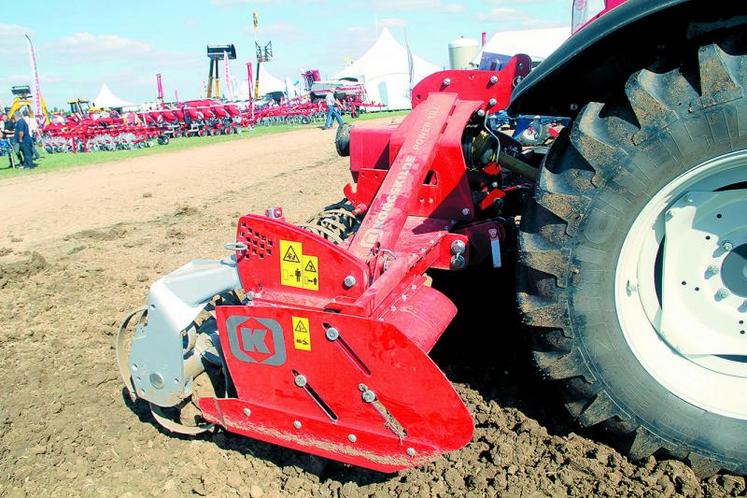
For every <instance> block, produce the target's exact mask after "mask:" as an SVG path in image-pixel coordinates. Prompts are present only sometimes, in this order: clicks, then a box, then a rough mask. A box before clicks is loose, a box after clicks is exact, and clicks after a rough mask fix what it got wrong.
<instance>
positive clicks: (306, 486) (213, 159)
mask: <svg viewBox="0 0 747 498" xmlns="http://www.w3.org/2000/svg"><path fill="white" fill-rule="evenodd" d="M332 140H333V132H326V133H325V132H322V131H319V130H301V131H296V132H291V133H286V134H281V135H272V136H265V137H258V138H256V139H247V140H240V141H237V142H231V143H225V144H216V145H210V146H206V147H203V148H195V149H189V150H186V151H181V152H174V153H164V154H160V155H157V156H152V157H143V158H137V159H132V160H128V161H122V162H118V163H113V164H102V165H97V166H92V167H86V168H80V169H75V170H68V171H61V172H57V173H50V174H44V175H35V176H29V177H24V178H17V179H9V180H5V181H0V212H1V213H2V221H1V222H0V311H1V313H0V357H1V358H2V362H1V363H0V365H1V366H0V372H1V373H2V377H1V378H2V384H1V385H0V496H34V497H36V496H63V497H67V496H75V495H84V496H91V495H100V496H145V495H160V496H164V497H171V496H183V495H189V494H197V495H210V496H236V495H240V496H243V497H247V496H251V497H254V498H257V497H260V496H265V497H272V496H310V495H313V496H345V497H351V498H352V497H357V496H377V497H383V496H401V497H430V496H461V495H470V496H496V495H500V496H522V497H530V496H564V495H576V496H590V495H602V496H625V495H632V496H659V495H664V496H669V495H686V496H738V495H744V493H745V481H744V479H743V478H742V477H734V476H727V475H720V476H714V477H711V478H709V479H707V480H704V481H699V480H698V479H697V478H696V477H695V475H694V474H693V473H692V471H691V470H690V469H689V468H688V467H686V466H685V465H683V464H681V463H679V462H676V461H671V460H656V459H654V458H653V457H652V458H650V459H649V460H647V461H645V462H642V463H640V464H633V463H631V462H629V461H628V460H627V459H626V458H625V457H623V456H621V454H619V453H618V452H616V451H615V450H613V449H612V448H611V447H609V446H606V445H605V444H603V443H601V442H600V441H605V435H604V434H596V433H591V432H584V433H579V432H577V429H576V428H575V426H574V425H573V424H571V423H570V422H569V420H568V419H567V418H566V416H565V415H564V412H563V411H562V410H561V409H559V408H558V407H559V406H560V401H559V400H556V399H555V398H554V397H553V395H552V391H550V390H548V389H547V387H546V386H545V385H543V384H541V383H538V382H537V381H535V380H534V378H533V377H532V375H531V370H530V369H529V367H528V366H527V362H526V352H525V349H524V348H523V347H522V341H521V339H520V337H521V335H520V331H519V330H517V328H516V326H515V325H514V323H515V320H513V318H512V316H511V313H510V306H509V307H508V308H509V311H507V312H506V313H508V317H506V316H504V315H502V314H500V313H496V312H495V311H493V310H494V308H495V306H488V307H485V306H484V304H485V303H484V299H485V297H483V298H482V299H483V302H481V301H480V299H481V298H480V297H479V296H485V295H486V294H485V293H483V292H479V291H480V290H481V289H478V288H477V286H476V285H475V284H469V282H474V281H475V280H476V279H475V278H473V277H476V275H470V274H466V275H461V276H439V275H436V278H435V284H436V285H442V286H444V288H445V289H447V292H448V289H453V288H459V289H460V292H459V293H457V295H456V297H455V299H456V300H457V301H458V304H459V305H460V307H461V309H462V310H463V312H460V316H459V317H458V318H457V320H456V322H455V324H454V325H453V326H452V327H451V328H450V330H449V331H447V333H446V335H445V337H444V339H443V341H442V344H439V345H438V346H437V348H436V350H435V351H434V359H435V360H436V362H437V363H439V365H442V366H443V368H444V369H445V371H446V373H447V375H448V376H449V378H450V379H452V380H453V381H454V382H455V385H456V387H457V389H458V391H459V392H460V394H461V395H462V396H463V398H464V399H466V401H467V403H468V404H469V406H470V408H471V410H472V413H473V414H474V417H475V424H476V430H475V435H474V438H473V441H472V443H471V444H470V445H469V446H468V447H467V448H465V449H463V450H461V451H458V452H455V453H453V454H450V455H447V456H446V457H445V458H443V459H440V460H438V461H436V462H434V463H432V464H429V465H427V466H426V467H423V468H419V469H415V470H410V471H406V472H401V473H399V474H395V475H382V474H377V473H372V472H366V471H362V470H360V469H355V468H351V467H346V466H343V465H340V464H337V463H334V462H328V461H326V460H323V459H319V458H315V457H311V456H308V455H304V454H300V453H297V452H294V451H290V450H285V449H282V448H277V447H273V446H269V445H265V444H262V443H258V442H253V441H250V440H247V439H244V438H241V437H238V436H233V435H230V434H225V433H220V432H219V433H216V434H210V435H207V436H204V437H200V438H198V439H195V440H190V439H187V438H180V437H175V436H173V435H169V434H167V433H165V432H164V431H162V430H160V429H159V428H158V427H157V426H156V425H155V424H154V422H153V421H152V419H151V418H150V416H149V414H148V412H147V409H146V408H145V407H144V406H142V405H140V404H137V405H134V406H133V405H131V404H125V403H124V401H123V391H122V386H121V385H120V382H119V379H118V377H117V372H116V368H115V366H114V352H113V342H112V340H113V334H114V332H115V328H116V324H117V323H118V321H119V319H120V317H121V316H122V315H123V314H124V313H125V312H126V311H128V310H130V309H133V308H136V307H138V306H140V305H141V303H142V302H143V301H144V299H145V296H146V294H147V290H148V286H149V285H150V283H151V282H152V281H154V280H155V279H156V278H157V277H158V276H160V275H162V274H164V273H167V272H169V271H171V270H172V269H174V268H176V267H177V266H179V265H181V264H183V263H185V262H187V261H189V260H190V259H193V258H196V257H221V256H223V255H225V254H226V253H225V251H224V250H223V248H222V247H223V244H224V243H226V242H229V241H231V240H232V237H233V235H234V224H235V222H236V219H237V217H238V216H239V215H240V214H242V213H245V212H260V211H262V210H263V209H264V208H265V207H268V206H270V205H283V206H285V208H286V214H287V215H288V216H289V218H290V219H291V220H292V221H300V220H301V219H303V218H305V217H306V216H308V215H310V214H312V213H313V212H315V211H317V210H319V209H320V208H322V207H323V206H324V205H325V204H327V203H330V202H332V201H336V200H338V199H339V198H340V197H341V189H342V186H343V184H344V183H345V182H346V181H347V179H348V176H347V174H346V161H345V160H343V159H340V158H338V157H337V156H336V154H335V151H334V145H333V144H332ZM480 278H481V279H482V281H483V282H486V280H485V279H486V275H485V272H484V271H483V272H480ZM501 279H509V280H510V272H505V273H499V272H496V273H494V274H491V275H490V276H489V283H491V284H493V285H494V286H495V287H494V288H493V292H492V293H491V294H490V295H489V296H490V299H493V302H497V300H500V299H501V298H503V299H508V296H509V294H508V293H505V295H503V296H501V295H500V292H498V295H496V292H497V291H496V289H500V288H501V287H502V286H501V285H500V284H499V283H497V282H500V280H501ZM486 309H487V310H490V311H489V312H486V311H485V310H486ZM467 317H468V318H469V319H467ZM592 437H593V438H594V439H593V440H592V439H591V438H592Z"/></svg>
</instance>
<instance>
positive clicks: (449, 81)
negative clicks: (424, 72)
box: [443, 78, 451, 86]
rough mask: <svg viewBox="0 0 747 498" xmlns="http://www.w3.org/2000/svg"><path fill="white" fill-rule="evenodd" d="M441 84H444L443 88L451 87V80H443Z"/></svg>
mask: <svg viewBox="0 0 747 498" xmlns="http://www.w3.org/2000/svg"><path fill="white" fill-rule="evenodd" d="M443 84H444V86H449V85H451V78H444V81H443Z"/></svg>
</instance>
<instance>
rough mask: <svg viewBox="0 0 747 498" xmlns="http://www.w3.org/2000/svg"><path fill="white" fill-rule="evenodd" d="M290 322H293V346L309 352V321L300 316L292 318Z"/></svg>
mask: <svg viewBox="0 0 747 498" xmlns="http://www.w3.org/2000/svg"><path fill="white" fill-rule="evenodd" d="M291 320H292V322H293V346H294V347H295V348H296V349H300V350H302V351H311V333H310V331H309V319H308V318H302V317H300V316H292V317H291Z"/></svg>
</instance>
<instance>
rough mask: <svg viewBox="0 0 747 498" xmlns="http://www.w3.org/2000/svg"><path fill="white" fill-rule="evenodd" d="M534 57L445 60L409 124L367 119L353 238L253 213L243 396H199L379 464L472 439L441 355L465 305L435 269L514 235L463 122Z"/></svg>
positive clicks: (213, 414) (225, 337) (216, 411)
mask: <svg viewBox="0 0 747 498" xmlns="http://www.w3.org/2000/svg"><path fill="white" fill-rule="evenodd" d="M530 67H531V64H530V61H529V58H528V57H526V56H517V57H515V58H514V59H512V61H511V62H510V63H509V64H508V65H507V66H506V67H505V68H504V69H503V70H501V71H500V72H486V71H445V72H441V73H436V74H434V75H432V76H430V77H428V78H426V79H425V80H424V81H422V82H421V83H420V84H418V85H417V86H416V87H415V89H414V90H413V111H412V113H410V114H409V115H408V116H407V117H406V118H405V119H404V121H403V122H402V123H401V124H400V125H399V126H396V127H395V126H391V125H385V126H370V125H369V126H365V127H363V126H356V127H355V128H353V130H352V133H351V143H350V148H351V158H350V160H351V172H352V174H353V179H354V180H355V181H356V182H357V185H356V186H355V187H354V186H353V185H348V186H347V187H346V189H345V193H346V196H347V197H348V199H349V200H350V201H351V202H352V203H353V205H354V206H356V212H357V213H358V214H365V218H364V219H363V221H362V223H361V225H360V227H359V229H358V231H357V233H356V234H355V235H354V236H353V237H351V238H349V239H347V240H346V241H345V243H343V244H341V245H333V244H331V243H330V242H328V241H327V240H324V239H322V238H321V237H319V236H317V235H315V234H312V233H310V232H307V231H305V230H302V229H299V228H297V227H295V226H292V225H290V224H288V223H286V222H285V221H284V220H282V219H279V218H277V217H272V218H270V217H264V216H255V215H247V216H243V217H242V218H241V219H240V220H239V225H238V229H237V237H236V240H237V247H238V248H239V249H238V251H237V253H236V256H237V258H238V270H239V276H240V279H241V283H242V287H243V288H244V290H245V291H246V292H247V293H248V295H250V296H251V302H250V303H249V304H248V305H245V306H226V307H218V308H217V321H218V327H219V332H220V337H221V346H222V351H223V353H224V356H225V359H226V364H227V367H228V371H229V373H230V376H231V379H232V380H233V383H234V385H235V387H236V391H237V395H238V398H237V399H233V398H232V399H214V398H202V399H200V400H199V404H200V407H201V408H202V410H203V412H204V413H205V416H206V417H207V418H208V420H209V421H211V422H213V423H216V424H220V425H222V426H224V427H225V428H226V429H227V430H229V431H232V432H237V433H240V434H244V435H247V436H250V437H253V438H256V439H260V440H263V441H268V442H272V443H276V444H279V445H282V446H287V447H290V448H295V449H300V450H303V451H306V452H309V453H313V454H317V455H321V456H325V457H329V458H333V459H336V460H340V461H343V462H347V463H351V464H355V465H359V466H362V467H367V468H371V469H376V470H381V471H393V470H397V469H402V468H406V467H410V466H414V465H418V464H421V463H423V462H425V461H427V460H429V459H432V458H434V457H435V456H437V455H439V454H441V453H444V452H447V451H451V450H454V449H457V448H460V447H461V446H463V445H465V444H466V443H467V442H468V441H469V440H470V438H471V435H472V420H471V417H470V415H469V412H468V411H467V409H466V407H465V406H464V404H463V402H462V401H461V400H460V399H459V397H458V395H457V394H456V392H455V391H454V390H453V388H452V386H451V384H450V383H449V382H448V380H447V379H446V378H445V377H444V375H443V374H442V373H441V372H440V371H439V370H438V368H437V367H436V366H435V365H434V364H433V363H432V361H431V360H430V358H429V357H428V353H429V351H430V350H431V348H432V347H433V346H434V344H435V343H436V342H437V341H438V339H439V337H440V336H441V334H442V333H443V331H444V330H445V329H446V327H447V325H448V324H449V323H450V321H451V320H452V318H453V317H454V315H455V313H456V308H455V306H454V305H453V303H451V302H450V301H449V300H448V298H446V297H445V296H444V295H443V294H441V293H440V292H438V291H437V290H435V289H433V288H431V287H429V286H427V285H426V280H427V279H426V277H425V275H424V273H425V271H426V270H428V269H429V268H455V266H454V265H455V263H454V258H455V257H456V258H463V259H461V260H460V261H461V262H464V263H469V262H470V261H472V262H478V261H480V260H482V259H484V258H486V257H487V256H488V255H489V254H491V252H490V251H491V243H492V242H494V241H495V240H500V238H502V236H503V229H502V227H501V226H500V225H499V224H497V223H496V222H494V221H475V219H474V214H475V210H476V209H477V208H478V206H476V205H475V203H474V201H473V199H472V191H471V189H470V185H469V182H468V175H467V168H466V164H465V160H464V156H463V152H462V138H463V134H464V130H465V127H466V126H467V123H468V122H470V121H473V122H474V120H476V119H479V117H480V116H483V115H484V113H485V112H486V111H497V110H499V109H503V108H505V106H506V105H507V103H508V99H509V96H510V93H511V90H512V89H513V86H514V85H515V84H516V83H517V82H518V81H519V79H520V78H521V77H523V76H526V74H527V73H528V71H529V68H530ZM363 144H365V147H364V146H363ZM494 169H496V171H498V172H500V168H499V167H497V166H496V167H495V168H494ZM457 224H459V225H460V228H459V229H458V230H454V227H455V225H457ZM455 247H456V248H457V250H456V251H455V249H454V248H455ZM309 261H310V262H311V266H310V268H311V270H313V271H312V273H307V270H308V271H311V270H309V267H308V266H305V265H307V263H308V262H309ZM456 267H461V263H460V265H458V266H456ZM294 276H295V280H294ZM312 277H313V282H312ZM304 282H312V283H311V284H309V285H305V284H304ZM299 320H300V321H302V322H303V326H302V327H301V329H303V330H301V331H299V327H300V326H299ZM330 329H333V330H334V332H335V334H339V337H336V336H335V334H331V335H330ZM247 334H248V335H247ZM254 334H257V335H256V336H255V335H254ZM250 339H251V340H250ZM242 341H243V342H242ZM257 341H259V342H257ZM299 375H301V376H303V381H304V382H305V383H304V386H303V387H299V383H298V376H299ZM310 389H311V390H310ZM362 390H370V391H372V392H373V393H375V398H376V400H377V401H376V402H375V403H373V404H372V403H367V402H366V400H365V399H363V398H362ZM376 403H378V405H377V404H376ZM331 413H333V414H334V416H332V415H331Z"/></svg>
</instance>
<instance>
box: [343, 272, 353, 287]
mask: <svg viewBox="0 0 747 498" xmlns="http://www.w3.org/2000/svg"><path fill="white" fill-rule="evenodd" d="M355 283H356V280H355V277H354V276H352V275H348V276H346V277H345V278H344V279H343V280H342V285H344V286H345V288H346V289H349V288H351V287H352V286H354V285H355Z"/></svg>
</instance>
